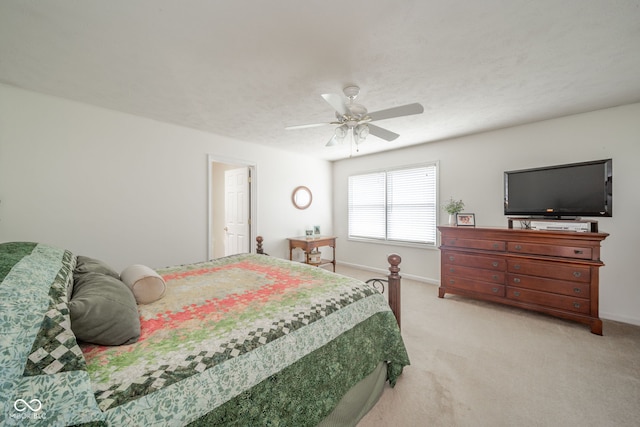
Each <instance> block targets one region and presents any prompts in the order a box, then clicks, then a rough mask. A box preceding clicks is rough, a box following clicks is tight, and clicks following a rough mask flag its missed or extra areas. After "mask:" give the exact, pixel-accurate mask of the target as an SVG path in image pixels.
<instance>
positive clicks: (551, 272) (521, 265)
mask: <svg viewBox="0 0 640 427" xmlns="http://www.w3.org/2000/svg"><path fill="white" fill-rule="evenodd" d="M507 271H508V272H509V273H517V274H525V275H528V276H540V277H546V278H549V279H559V280H570V281H572V282H583V283H589V282H590V281H591V269H590V268H589V267H585V266H581V265H571V264H562V263H557V262H544V261H527V260H522V259H510V260H509V261H508V262H507Z"/></svg>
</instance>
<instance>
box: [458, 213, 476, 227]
mask: <svg viewBox="0 0 640 427" xmlns="http://www.w3.org/2000/svg"><path fill="white" fill-rule="evenodd" d="M456 224H457V225H458V226H460V227H475V226H476V215H475V214H472V213H462V212H459V213H457V214H456Z"/></svg>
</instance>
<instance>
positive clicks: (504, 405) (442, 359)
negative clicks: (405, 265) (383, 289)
mask: <svg viewBox="0 0 640 427" xmlns="http://www.w3.org/2000/svg"><path fill="white" fill-rule="evenodd" d="M400 267H402V265H401V266H400ZM337 273H339V274H344V275H347V276H351V277H356V278H358V279H361V280H366V279H368V278H371V277H381V275H379V274H376V273H371V272H368V271H363V270H359V269H355V268H351V267H346V266H340V265H339V266H338V268H337ZM400 274H401V275H402V272H400ZM603 332H604V336H598V335H594V334H592V333H591V332H590V331H589V327H588V326H586V325H583V324H579V323H574V322H570V321H565V320H562V319H557V318H554V317H550V316H547V315H543V314H537V313H532V312H528V311H525V310H521V309H517V308H512V307H506V306H502V305H499V304H493V303H489V302H482V301H475V300H473V299H470V298H464V297H459V296H452V295H447V296H446V297H445V298H444V299H440V298H438V288H437V286H434V285H430V284H426V283H422V282H417V281H413V280H408V279H403V282H402V335H403V337H404V341H405V344H406V346H407V350H408V352H409V357H410V359H411V366H408V367H406V368H405V371H404V373H403V374H402V376H401V377H400V379H399V380H398V383H397V385H396V387H395V388H393V389H392V388H390V387H389V386H388V385H387V386H386V388H385V390H384V393H383V395H382V397H381V398H380V400H379V402H378V404H377V405H376V406H375V407H374V408H373V409H372V410H371V411H370V412H369V413H368V414H367V415H366V416H365V417H364V418H363V419H362V420H361V422H360V423H359V424H358V426H359V427H378V426H598V427H602V426H640V327H639V326H634V325H628V324H624V323H619V322H613V321H607V320H604V327H603Z"/></svg>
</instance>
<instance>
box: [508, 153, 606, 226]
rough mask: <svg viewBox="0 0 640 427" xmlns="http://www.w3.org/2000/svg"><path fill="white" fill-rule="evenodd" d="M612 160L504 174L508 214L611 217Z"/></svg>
mask: <svg viewBox="0 0 640 427" xmlns="http://www.w3.org/2000/svg"><path fill="white" fill-rule="evenodd" d="M612 166H613V161H612V159H606V160H597V161H592V162H583V163H572V164H566V165H558V166H547V167H542V168H535V169H523V170H516V171H507V172H505V173H504V213H505V215H530V216H545V217H556V218H561V217H575V216H612V195H613V187H612V183H613V181H612V180H613V176H612Z"/></svg>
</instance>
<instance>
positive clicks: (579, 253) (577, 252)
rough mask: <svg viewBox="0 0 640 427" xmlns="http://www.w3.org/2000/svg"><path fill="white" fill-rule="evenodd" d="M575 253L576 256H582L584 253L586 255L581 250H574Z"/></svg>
mask: <svg viewBox="0 0 640 427" xmlns="http://www.w3.org/2000/svg"><path fill="white" fill-rule="evenodd" d="M573 252H574V253H575V254H577V255H581V254H583V253H584V252H582V251H581V250H580V249H574V250H573Z"/></svg>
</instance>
